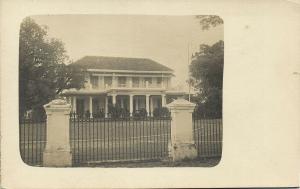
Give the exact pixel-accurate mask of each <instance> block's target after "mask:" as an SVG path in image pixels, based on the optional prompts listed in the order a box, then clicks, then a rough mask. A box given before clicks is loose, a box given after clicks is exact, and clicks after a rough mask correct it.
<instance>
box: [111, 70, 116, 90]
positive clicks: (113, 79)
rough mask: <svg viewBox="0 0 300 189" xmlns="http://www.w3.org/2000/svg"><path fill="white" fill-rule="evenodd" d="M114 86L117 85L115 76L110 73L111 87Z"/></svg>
mask: <svg viewBox="0 0 300 189" xmlns="http://www.w3.org/2000/svg"><path fill="white" fill-rule="evenodd" d="M116 86H117V77H116V76H115V74H114V73H113V75H112V87H113V88H114V87H116Z"/></svg>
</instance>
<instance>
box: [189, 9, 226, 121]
mask: <svg viewBox="0 0 300 189" xmlns="http://www.w3.org/2000/svg"><path fill="white" fill-rule="evenodd" d="M196 19H198V20H199V23H200V26H201V27H202V30H209V29H210V28H211V27H216V26H218V25H222V24H223V20H222V19H221V18H220V17H219V16H213V15H199V16H196ZM223 67H224V41H222V40H220V41H219V42H217V43H215V44H213V45H212V46H209V45H206V44H201V45H200V50H199V52H196V53H195V54H194V55H193V57H192V62H191V64H190V75H191V77H192V78H191V79H192V80H193V86H194V88H195V89H197V90H198V93H197V96H196V98H194V99H193V100H194V101H196V102H197V103H198V106H197V108H198V109H197V111H198V113H200V114H202V116H204V115H205V116H208V117H221V116H222V88H223Z"/></svg>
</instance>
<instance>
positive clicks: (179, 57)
mask: <svg viewBox="0 0 300 189" xmlns="http://www.w3.org/2000/svg"><path fill="white" fill-rule="evenodd" d="M32 18H33V19H34V20H35V21H36V22H37V23H38V24H40V25H46V26H47V27H48V35H49V37H53V38H57V39H60V40H61V41H62V42H63V43H64V44H65V48H66V51H67V54H68V56H69V57H70V59H71V60H73V61H76V60H78V59H80V58H82V57H84V56H113V57H132V58H149V59H152V60H154V61H157V62H158V63H161V64H163V65H165V66H168V67H170V68H171V69H173V70H174V71H175V72H174V74H175V77H174V78H173V79H172V85H173V86H179V87H181V88H184V89H186V88H187V85H186V80H187V79H188V65H189V62H188V60H189V58H188V57H189V56H191V54H192V53H193V52H196V51H198V50H199V45H200V44H208V45H212V44H214V43H216V42H217V41H219V40H223V26H222V25H221V26H217V27H215V28H211V29H210V30H205V31H202V30H201V26H200V24H199V21H198V20H197V19H196V18H195V16H153V15H149V16H145V15H55V16H54V15H51V16H32ZM188 55H189V56H188Z"/></svg>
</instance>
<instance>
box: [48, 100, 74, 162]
mask: <svg viewBox="0 0 300 189" xmlns="http://www.w3.org/2000/svg"><path fill="white" fill-rule="evenodd" d="M44 108H45V111H46V114H47V137H46V139H47V141H46V147H45V150H44V152H43V166H45V167H68V166H71V165H72V153H71V148H70V139H69V132H70V131H69V127H70V126H69V114H70V110H71V105H70V104H68V103H67V102H66V101H65V100H62V99H56V100H53V101H51V102H50V103H49V104H46V105H44Z"/></svg>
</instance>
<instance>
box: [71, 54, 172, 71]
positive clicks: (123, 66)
mask: <svg viewBox="0 0 300 189" xmlns="http://www.w3.org/2000/svg"><path fill="white" fill-rule="evenodd" d="M72 65H76V66H80V67H83V68H86V69H107V70H134V71H171V72H172V71H173V70H172V69H170V68H168V67H166V66H164V65H162V64H160V63H157V62H155V61H153V60H151V59H146V58H125V57H106V56H85V57H83V58H81V59H79V60H77V61H76V62H74V63H72Z"/></svg>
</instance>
